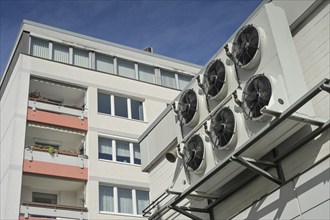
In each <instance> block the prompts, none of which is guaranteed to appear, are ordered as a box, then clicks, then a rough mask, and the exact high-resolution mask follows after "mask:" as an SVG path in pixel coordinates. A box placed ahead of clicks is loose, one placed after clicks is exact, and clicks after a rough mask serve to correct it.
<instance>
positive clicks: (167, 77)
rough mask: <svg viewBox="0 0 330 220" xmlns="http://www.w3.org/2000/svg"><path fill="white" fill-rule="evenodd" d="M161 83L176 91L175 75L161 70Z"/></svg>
mask: <svg viewBox="0 0 330 220" xmlns="http://www.w3.org/2000/svg"><path fill="white" fill-rule="evenodd" d="M161 82H162V85H163V86H166V87H170V88H174V89H176V80H175V74H174V73H172V72H169V71H166V70H161Z"/></svg>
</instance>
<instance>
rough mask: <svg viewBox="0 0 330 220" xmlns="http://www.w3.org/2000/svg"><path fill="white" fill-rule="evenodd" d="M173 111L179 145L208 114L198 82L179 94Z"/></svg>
mask: <svg viewBox="0 0 330 220" xmlns="http://www.w3.org/2000/svg"><path fill="white" fill-rule="evenodd" d="M199 77H200V76H198V78H199ZM173 109H174V112H175V113H176V114H175V124H176V128H177V131H176V133H177V138H178V142H179V143H180V142H181V141H182V139H183V138H184V137H185V136H186V135H187V134H189V133H191V132H192V131H193V129H194V128H195V127H196V126H197V125H198V124H199V123H200V122H201V120H202V119H203V118H205V117H206V116H207V115H208V113H209V112H208V109H207V103H206V99H205V94H204V91H203V89H202V87H201V84H200V81H195V82H194V83H193V84H192V85H191V86H190V87H189V88H187V89H186V90H185V91H183V92H182V93H181V95H180V97H179V99H178V100H177V101H175V102H174V105H173Z"/></svg>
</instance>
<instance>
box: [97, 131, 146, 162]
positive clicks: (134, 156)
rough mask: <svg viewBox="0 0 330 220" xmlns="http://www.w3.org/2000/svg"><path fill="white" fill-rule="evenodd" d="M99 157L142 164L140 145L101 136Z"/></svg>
mask: <svg viewBox="0 0 330 220" xmlns="http://www.w3.org/2000/svg"><path fill="white" fill-rule="evenodd" d="M99 159H103V160H112V161H117V162H124V163H131V164H141V155H140V145H139V144H137V143H129V142H126V141H119V140H113V139H110V138H106V137H99Z"/></svg>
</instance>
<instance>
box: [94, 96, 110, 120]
mask: <svg viewBox="0 0 330 220" xmlns="http://www.w3.org/2000/svg"><path fill="white" fill-rule="evenodd" d="M97 103H98V112H100V113H106V114H109V115H110V114H111V105H110V95H106V94H103V93H98V96H97Z"/></svg>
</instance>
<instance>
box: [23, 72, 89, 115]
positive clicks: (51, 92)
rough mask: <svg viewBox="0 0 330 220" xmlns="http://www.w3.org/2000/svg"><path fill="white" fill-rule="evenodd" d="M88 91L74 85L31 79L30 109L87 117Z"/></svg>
mask: <svg viewBox="0 0 330 220" xmlns="http://www.w3.org/2000/svg"><path fill="white" fill-rule="evenodd" d="M85 99H86V90H85V89H84V88H80V87H77V86H74V85H68V84H65V83H59V82H55V81H48V80H44V79H37V78H31V80H30V88H29V104H28V105H29V107H30V108H31V109H33V110H36V109H38V110H44V111H47V112H57V113H60V114H67V115H72V116H78V117H80V118H81V119H84V118H86V117H87V112H86V103H85Z"/></svg>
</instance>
